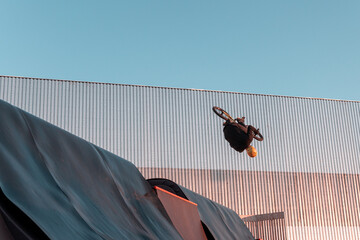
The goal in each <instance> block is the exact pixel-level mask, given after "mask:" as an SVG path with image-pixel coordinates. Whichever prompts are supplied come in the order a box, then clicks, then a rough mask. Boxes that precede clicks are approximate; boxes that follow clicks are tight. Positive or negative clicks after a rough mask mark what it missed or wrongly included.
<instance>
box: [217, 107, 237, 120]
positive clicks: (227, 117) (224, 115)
mask: <svg viewBox="0 0 360 240" xmlns="http://www.w3.org/2000/svg"><path fill="white" fill-rule="evenodd" d="M212 109H213V111H214V113H215V114H216V115H218V116H219V117H221V118H222V119H224V120H230V121H234V119H233V118H232V117H231V116H230V114H228V113H227V112H226V111H225V110H224V109H222V108H219V107H216V106H214V107H213V108H212Z"/></svg>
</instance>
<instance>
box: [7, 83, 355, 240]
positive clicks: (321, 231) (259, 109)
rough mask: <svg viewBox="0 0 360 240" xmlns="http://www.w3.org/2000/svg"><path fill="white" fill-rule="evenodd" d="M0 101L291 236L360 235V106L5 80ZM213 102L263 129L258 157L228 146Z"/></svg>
mask: <svg viewBox="0 0 360 240" xmlns="http://www.w3.org/2000/svg"><path fill="white" fill-rule="evenodd" d="M0 99H3V100H5V101H7V102H9V103H11V104H13V105H15V106H18V107H20V108H22V109H24V110H25V111H28V112H30V113H32V114H34V115H36V116H38V117H40V118H43V119H45V120H46V121H49V122H50V123H53V124H55V125H57V126H59V127H61V128H63V129H65V130H67V131H69V132H71V133H73V134H75V135H77V136H80V137H82V138H84V139H85V140H88V141H90V142H92V143H94V144H96V145H99V146H101V147H103V148H104V149H107V150H109V151H111V152H113V153H115V154H117V155H119V156H121V157H123V158H125V159H127V160H129V161H131V162H133V163H134V164H135V165H136V166H137V167H138V168H139V169H140V171H141V172H142V173H143V175H144V177H145V178H153V177H164V178H168V179H170V180H173V181H175V182H177V183H178V184H180V185H183V186H184V187H187V188H189V189H191V190H193V191H195V192H197V193H199V194H202V195H204V196H206V197H208V198H210V199H212V200H214V201H216V202H219V203H221V204H223V205H225V206H227V207H229V208H231V209H233V210H235V211H236V212H237V213H238V214H239V215H245V216H247V218H249V216H253V215H264V214H265V215H266V214H271V213H279V212H280V213H283V215H282V216H284V220H283V221H284V224H285V230H286V237H287V239H318V238H319V237H320V238H329V239H346V238H349V239H360V220H359V215H360V196H359V195H360V161H359V159H360V137H359V134H360V120H359V119H360V102H357V101H339V100H327V99H313V98H298V97H283V96H270V95H257V94H243V93H232V92H220V91H205V90H190V89H175V88H161V87H146V86H134V85H122V84H102V83H89V82H75V81H62V80H51V79H34V78H22V77H7V76H0ZM213 106H219V107H222V108H224V109H225V110H226V111H228V112H229V113H230V114H231V115H232V116H233V117H238V116H239V117H242V116H246V123H247V124H251V125H254V126H255V127H258V128H260V131H261V133H262V134H263V135H264V138H265V140H264V141H263V142H256V141H255V142H253V145H254V146H255V147H256V148H257V150H258V156H257V157H256V158H254V159H251V158H249V157H248V156H247V155H246V154H245V153H241V154H240V153H238V152H236V151H234V150H232V149H231V148H230V147H229V145H228V143H227V142H226V141H225V139H224V137H223V133H222V122H223V121H222V119H220V118H218V117H217V116H216V115H215V114H214V113H213V112H212V107H213ZM0 114H1V113H0ZM272 235H274V236H275V233H270V232H267V234H266V236H265V235H264V236H260V237H262V238H263V239H272V238H271V236H272Z"/></svg>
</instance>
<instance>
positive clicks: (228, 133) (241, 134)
mask: <svg viewBox="0 0 360 240" xmlns="http://www.w3.org/2000/svg"><path fill="white" fill-rule="evenodd" d="M224 125H225V126H224V135H225V139H226V140H227V141H228V142H229V143H230V146H231V147H232V148H234V149H235V150H236V151H239V152H243V151H244V150H245V149H246V148H248V147H249V146H250V143H251V142H252V140H253V138H254V135H255V132H257V130H256V129H255V128H254V127H253V126H251V125H248V126H247V125H245V124H244V123H243V122H240V123H236V122H230V121H227V122H226V123H225V124H224Z"/></svg>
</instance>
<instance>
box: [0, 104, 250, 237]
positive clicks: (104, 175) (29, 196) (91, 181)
mask: <svg viewBox="0 0 360 240" xmlns="http://www.w3.org/2000/svg"><path fill="white" fill-rule="evenodd" d="M174 184H175V183H174ZM175 185H176V184H175ZM176 187H177V188H178V189H180V190H181V192H182V193H183V194H184V196H185V197H186V198H188V200H189V201H191V202H193V203H195V204H197V209H198V212H199V216H200V219H201V221H202V224H203V226H204V232H205V234H206V233H207V235H206V237H207V238H208V239H213V238H215V239H253V236H252V235H251V233H250V231H249V230H248V229H247V227H246V226H245V224H244V223H243V221H242V220H241V219H240V218H239V216H238V215H237V214H236V213H235V212H233V211H232V210H230V209H228V208H226V207H224V206H221V205H219V204H217V203H214V202H212V201H210V200H209V199H206V198H204V197H202V196H200V195H198V194H196V193H194V192H192V191H190V190H188V189H185V188H183V187H181V186H177V185H176ZM0 189H1V192H0V200H1V201H0V213H1V214H0V238H6V239H183V237H182V234H181V233H180V232H179V231H178V230H177V229H176V228H175V226H174V224H173V222H172V221H171V219H170V217H169V214H168V212H167V211H169V209H168V210H167V209H165V207H164V205H163V204H162V202H161V201H160V199H159V197H158V195H157V194H156V191H154V189H153V186H152V185H151V184H150V183H149V182H148V181H146V180H145V179H144V177H143V176H142V175H141V173H140V172H139V171H138V169H137V168H136V167H135V166H134V165H133V164H132V163H130V162H129V161H127V160H125V159H123V158H120V157H118V156H116V155H114V154H112V153H110V152H108V151H106V150H104V149H102V148H100V147H97V146H95V145H93V144H91V143H89V142H87V141H85V140H83V139H81V138H79V137H77V136H75V135H73V134H70V133H68V132H66V131H64V130H62V129H60V128H58V127H56V126H54V125H52V124H50V123H48V122H46V121H44V120H42V119H40V118H37V117H35V116H33V115H31V114H29V113H27V112H25V111H22V110H21V109H19V108H16V107H14V106H12V105H10V104H8V103H6V102H4V101H1V100H0ZM165 190H166V189H165ZM184 196H183V197H184ZM184 199H185V198H184ZM185 221H186V219H185Z"/></svg>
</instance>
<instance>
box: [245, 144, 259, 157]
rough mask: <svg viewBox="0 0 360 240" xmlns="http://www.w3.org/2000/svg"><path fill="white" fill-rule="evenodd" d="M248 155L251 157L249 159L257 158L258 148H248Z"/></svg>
mask: <svg viewBox="0 0 360 240" xmlns="http://www.w3.org/2000/svg"><path fill="white" fill-rule="evenodd" d="M246 153H247V154H248V155H249V157H252V158H253V157H256V155H257V151H256V148H254V147H253V146H251V145H250V146H249V147H247V148H246Z"/></svg>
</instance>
